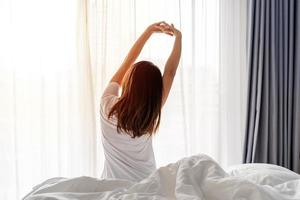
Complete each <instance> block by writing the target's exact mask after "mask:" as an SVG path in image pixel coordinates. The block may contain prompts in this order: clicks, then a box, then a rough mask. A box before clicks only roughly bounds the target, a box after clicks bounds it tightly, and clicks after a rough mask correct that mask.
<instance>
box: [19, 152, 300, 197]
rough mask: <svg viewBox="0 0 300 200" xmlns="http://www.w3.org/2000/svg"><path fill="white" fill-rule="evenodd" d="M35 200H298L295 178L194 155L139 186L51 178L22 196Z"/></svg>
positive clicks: (266, 167) (265, 167) (299, 183)
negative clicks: (223, 164) (223, 167)
mask: <svg viewBox="0 0 300 200" xmlns="http://www.w3.org/2000/svg"><path fill="white" fill-rule="evenodd" d="M37 199H43V200H50V199H51V200H54V199H55V200H56V199H57V200H58V199H59V200H67V199H72V200H75V199H78V200H87V199H88V200H99V199H199V200H219V199H220V200H246V199H247V200H300V175H299V174H297V173H294V172H292V171H290V170H288V169H286V168H283V167H279V166H276V165H270V164H243V165H236V166H232V167H230V168H229V169H228V170H226V171H225V170H224V169H222V168H221V167H220V166H219V165H218V163H216V162H215V161H214V160H213V159H211V158H210V157H209V156H207V155H204V154H199V155H195V156H191V157H188V158H183V159H181V160H179V161H178V162H176V163H172V164H169V165H167V166H165V167H161V168H159V169H157V170H156V171H155V172H154V173H152V174H151V175H150V176H149V177H148V178H146V179H144V180H142V181H140V182H131V181H127V180H120V179H119V180H108V179H105V180H101V179H97V178H92V177H76V178H71V179H67V178H52V179H49V180H46V181H45V182H43V183H41V184H39V185H37V186H35V187H34V188H33V190H32V191H31V192H30V193H29V194H28V195H26V196H25V197H24V200H37Z"/></svg>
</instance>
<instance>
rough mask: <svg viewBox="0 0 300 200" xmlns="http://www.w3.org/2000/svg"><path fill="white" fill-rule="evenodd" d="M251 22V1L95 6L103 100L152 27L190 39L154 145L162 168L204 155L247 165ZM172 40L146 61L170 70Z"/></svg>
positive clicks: (93, 30)
mask: <svg viewBox="0 0 300 200" xmlns="http://www.w3.org/2000/svg"><path fill="white" fill-rule="evenodd" d="M245 16H246V1H245V0H242V1H240V0H229V1H223V0H184V1H181V0H177V1H174V0H164V1H161V0H138V1H137V0H122V1H118V0H94V1H92V2H91V4H90V8H89V19H90V21H89V22H90V38H91V39H90V42H91V52H92V54H91V57H92V67H93V74H94V76H95V79H94V80H95V82H94V83H95V88H96V91H97V92H96V96H97V97H98V100H97V101H98V102H99V97H100V95H101V91H103V88H104V87H105V86H106V84H107V83H108V81H109V79H110V78H111V76H112V74H113V72H115V70H116V69H117V67H119V65H120V63H121V62H122V60H123V59H124V57H125V56H126V53H127V51H128V50H129V48H130V47H131V45H132V44H133V42H134V40H135V39H136V37H137V36H138V35H139V34H141V32H142V31H143V30H144V29H145V28H146V27H147V25H149V24H151V23H153V22H156V21H161V20H165V21H167V22H169V23H171V22H173V23H174V24H175V25H176V26H177V27H178V28H180V29H181V31H182V33H183V52H182V59H181V64H180V67H179V71H178V73H177V77H176V78H175V82H174V85H173V88H172V90H171V94H170V97H169V99H168V101H167V104H166V106H165V107H164V109H163V115H162V122H161V127H160V130H159V132H158V134H157V135H156V136H155V139H154V149H155V155H156V159H157V163H158V166H160V165H163V164H167V163H169V162H174V161H176V160H177V159H180V158H182V157H183V156H187V155H192V154H196V153H206V154H209V155H210V156H212V157H213V158H214V159H216V160H217V161H219V162H220V163H221V164H222V165H223V166H224V167H226V166H228V165H231V164H235V163H240V162H241V156H242V143H243V139H242V134H243V131H244V129H243V122H244V104H245V103H244V99H245V98H244V95H245V82H246V80H245V22H246V20H245V19H246V17H245ZM172 42H173V38H171V37H169V36H165V35H155V36H153V37H152V38H151V39H150V41H149V43H148V44H147V45H146V46H145V48H144V50H143V52H142V55H141V57H140V58H139V59H140V60H142V59H146V60H151V61H153V62H154V63H155V64H157V65H158V66H159V67H160V68H161V69H163V66H164V63H165V61H166V59H167V57H168V55H169V53H170V51H171V47H172ZM97 109H98V108H97ZM98 117H99V116H98ZM98 144H100V145H99V146H98V150H99V151H98V152H100V155H99V156H101V143H100V142H98Z"/></svg>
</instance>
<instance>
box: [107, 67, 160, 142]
mask: <svg viewBox="0 0 300 200" xmlns="http://www.w3.org/2000/svg"><path fill="white" fill-rule="evenodd" d="M162 93H163V81H162V75H161V72H160V70H159V69H158V67H157V66H155V65H154V64H153V63H151V62H149V61H140V62H137V63H135V64H134V65H133V66H131V69H130V71H129V72H127V74H126V75H125V78H124V80H123V82H122V95H121V97H120V98H119V100H118V101H117V103H116V104H115V105H114V106H113V107H112V109H111V110H110V112H109V115H108V117H109V118H110V117H112V116H113V115H115V116H116V118H117V119H118V124H117V131H118V133H120V131H123V132H126V133H127V134H129V135H130V136H132V138H135V137H140V136H142V135H145V134H149V135H152V134H153V133H155V132H156V130H157V129H158V127H159V123H160V117H161V107H162Z"/></svg>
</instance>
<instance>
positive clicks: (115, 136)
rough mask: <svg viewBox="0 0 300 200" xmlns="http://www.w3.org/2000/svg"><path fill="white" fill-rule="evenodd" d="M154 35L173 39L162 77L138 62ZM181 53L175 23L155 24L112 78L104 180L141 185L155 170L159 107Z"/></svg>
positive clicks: (104, 106)
mask: <svg viewBox="0 0 300 200" xmlns="http://www.w3.org/2000/svg"><path fill="white" fill-rule="evenodd" d="M153 33H164V34H168V35H171V36H175V42H174V46H173V50H172V52H171V55H170V57H169V58H168V60H167V62H166V65H165V68H164V73H163V75H162V74H161V72H160V70H159V68H158V67H157V66H155V65H154V64H153V63H151V62H149V61H140V62H137V63H135V61H136V59H137V57H138V56H139V54H140V52H141V50H142V48H143V47H144V45H145V43H146V42H147V40H148V39H149V38H150V36H151V35H152V34H153ZM162 48H163V47H162ZM180 54H181V33H180V31H178V30H177V29H176V28H175V27H174V26H173V24H172V25H169V24H167V23H165V22H159V23H155V24H152V25H150V26H149V27H148V28H147V29H146V30H145V31H144V32H143V34H142V35H141V36H140V37H139V38H138V40H137V41H136V42H135V44H134V45H133V47H132V48H131V49H130V51H129V53H128V55H127V57H126V58H125V60H124V61H123V63H122V65H121V66H120V68H119V69H118V71H117V72H116V73H115V74H114V76H113V77H112V79H111V80H110V83H109V84H108V86H107V88H106V89H105V91H104V93H103V95H102V98H101V110H100V113H101V131H102V143H103V148H104V154H105V163H104V170H103V174H102V178H119V179H127V180H132V181H139V180H142V179H144V178H146V177H147V176H148V175H150V174H151V173H152V172H153V171H154V170H155V169H156V164H155V158H154V153H153V148H152V137H151V136H152V135H153V134H154V133H155V131H156V130H157V129H158V127H159V123H160V117H161V109H162V107H163V105H164V104H165V102H166V100H167V98H168V95H169V92H170V89H171V86H172V83H173V79H174V76H175V74H176V69H177V67H178V63H179V59H180ZM121 88H122V93H121V95H120V96H119V90H120V89H121Z"/></svg>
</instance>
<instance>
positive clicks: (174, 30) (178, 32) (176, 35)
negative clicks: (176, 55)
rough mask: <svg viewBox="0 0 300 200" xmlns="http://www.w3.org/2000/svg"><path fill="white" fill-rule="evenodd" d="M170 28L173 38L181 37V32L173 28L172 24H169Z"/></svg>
mask: <svg viewBox="0 0 300 200" xmlns="http://www.w3.org/2000/svg"><path fill="white" fill-rule="evenodd" d="M170 28H171V30H172V33H173V35H174V36H175V37H181V32H180V31H179V30H178V29H176V28H175V27H174V24H171V26H170Z"/></svg>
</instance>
